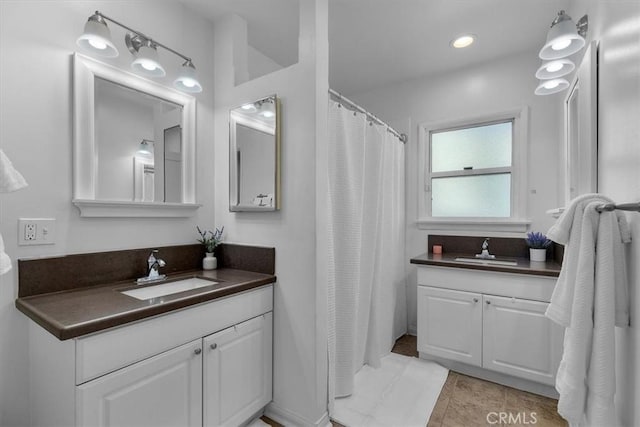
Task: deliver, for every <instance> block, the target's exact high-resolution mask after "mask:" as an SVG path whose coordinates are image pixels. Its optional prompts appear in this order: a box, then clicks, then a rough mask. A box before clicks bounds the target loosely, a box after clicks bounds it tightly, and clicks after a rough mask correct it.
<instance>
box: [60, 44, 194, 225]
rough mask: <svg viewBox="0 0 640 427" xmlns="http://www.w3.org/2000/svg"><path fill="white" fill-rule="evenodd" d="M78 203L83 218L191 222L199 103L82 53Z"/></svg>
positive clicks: (77, 65)
mask: <svg viewBox="0 0 640 427" xmlns="http://www.w3.org/2000/svg"><path fill="white" fill-rule="evenodd" d="M73 85H74V86H73V89H74V90H73V123H74V127H73V203H74V204H75V205H76V206H77V207H78V208H79V209H80V215H81V216H85V217H185V216H191V215H193V213H194V212H195V210H196V209H198V207H199V206H200V205H199V204H197V203H196V184H195V180H196V166H195V163H196V155H195V151H196V147H195V145H196V139H195V132H196V99H195V98H194V97H193V96H191V95H188V94H185V93H183V92H180V91H177V90H174V89H172V88H169V87H167V86H164V85H161V84H159V83H156V82H154V81H151V80H147V79H144V78H141V77H140V76H137V75H135V74H132V73H129V72H126V71H123V70H121V69H119V68H116V67H113V66H111V65H108V64H105V63H103V62H100V61H96V60H95V59H92V58H89V57H86V56H84V55H80V54H77V53H76V54H74V62H73Z"/></svg>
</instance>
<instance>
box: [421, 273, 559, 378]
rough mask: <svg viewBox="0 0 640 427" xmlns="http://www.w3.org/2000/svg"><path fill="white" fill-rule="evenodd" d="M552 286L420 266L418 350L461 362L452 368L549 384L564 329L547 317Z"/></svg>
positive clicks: (543, 280)
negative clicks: (545, 314) (488, 372)
mask: <svg viewBox="0 0 640 427" xmlns="http://www.w3.org/2000/svg"><path fill="white" fill-rule="evenodd" d="M555 282H556V279H555V278H553V277H546V276H533V275H522V274H513V273H502V272H492V271H483V270H471V269H457V268H448V267H437V266H419V267H418V325H417V331H418V351H419V352H420V353H421V355H422V356H423V357H424V356H426V357H434V358H439V359H441V360H444V361H445V362H446V361H451V362H454V363H457V362H462V363H463V364H464V365H460V364H458V365H456V366H453V367H454V368H456V367H459V366H462V367H463V370H465V368H464V367H465V366H466V367H469V368H468V369H466V370H465V373H469V374H477V375H478V376H482V374H483V373H486V372H487V371H491V372H494V373H495V372H497V373H500V374H505V375H506V376H509V377H517V378H521V379H525V380H529V381H532V382H535V383H539V384H544V385H549V386H551V385H553V384H554V383H555V373H556V371H557V368H558V365H559V363H560V359H561V356H562V329H561V328H560V327H559V326H558V325H556V324H554V323H553V322H552V321H551V320H549V319H547V318H546V317H545V316H544V313H545V310H546V308H547V305H548V302H549V300H550V298H551V294H552V292H553V288H554V286H555ZM504 378H505V377H495V376H491V375H489V377H487V379H491V380H494V381H498V382H502V381H501V380H503V379H504ZM511 385H514V386H517V385H516V384H511Z"/></svg>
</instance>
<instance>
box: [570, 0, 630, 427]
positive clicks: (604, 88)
mask: <svg viewBox="0 0 640 427" xmlns="http://www.w3.org/2000/svg"><path fill="white" fill-rule="evenodd" d="M567 12H568V13H569V14H570V15H571V16H572V17H573V18H574V20H575V19H578V18H580V17H581V16H582V15H584V14H585V13H587V14H588V15H589V33H588V38H589V39H591V40H598V41H599V43H600V79H599V83H600V87H599V92H600V95H599V96H600V98H599V120H598V127H599V130H598V133H599V136H598V138H599V139H598V185H599V188H598V191H599V192H600V193H602V194H604V195H607V196H609V197H611V198H613V199H614V200H616V201H618V202H638V201H640V122H639V121H638V118H639V117H640V2H638V1H617V2H611V1H603V0H574V1H573V2H572V4H571V6H570V8H569V10H568V11H567ZM627 219H628V220H629V222H630V224H631V230H632V242H631V245H629V250H628V252H627V255H628V256H627V267H628V275H629V284H630V298H629V301H630V304H631V327H630V328H629V329H619V328H618V329H617V331H616V356H617V361H616V368H617V372H616V373H617V375H616V381H617V390H616V404H617V409H618V412H619V415H620V417H621V421H622V425H625V426H638V425H640V214H639V213H627ZM612 424H613V423H612Z"/></svg>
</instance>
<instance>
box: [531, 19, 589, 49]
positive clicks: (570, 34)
mask: <svg viewBox="0 0 640 427" xmlns="http://www.w3.org/2000/svg"><path fill="white" fill-rule="evenodd" d="M559 16H562V17H563V19H562V20H560V22H558V23H556V24H554V25H553V26H552V27H551V29H550V30H549V32H548V33H547V42H546V43H545V44H544V46H543V47H542V49H541V50H540V54H539V56H540V58H541V59H545V60H551V59H560V58H565V57H567V56H570V55H573V54H574V53H576V52H577V51H579V50H580V49H582V48H583V47H584V45H585V41H584V37H582V36H581V35H580V34H578V30H577V28H576V24H575V23H574V22H573V20H571V18H570V17H568V16H567V15H564V14H561V15H559Z"/></svg>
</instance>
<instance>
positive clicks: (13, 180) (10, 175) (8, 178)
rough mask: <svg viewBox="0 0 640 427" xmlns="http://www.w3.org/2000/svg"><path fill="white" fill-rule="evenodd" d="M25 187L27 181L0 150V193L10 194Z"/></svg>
mask: <svg viewBox="0 0 640 427" xmlns="http://www.w3.org/2000/svg"><path fill="white" fill-rule="evenodd" d="M26 186H27V181H25V179H24V177H23V176H22V175H21V174H20V172H18V171H17V170H16V169H15V168H14V167H13V164H12V163H11V160H9V158H8V157H7V155H6V154H4V151H2V150H1V149H0V193H11V192H12V191H16V190H19V189H21V188H23V187H26Z"/></svg>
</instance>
